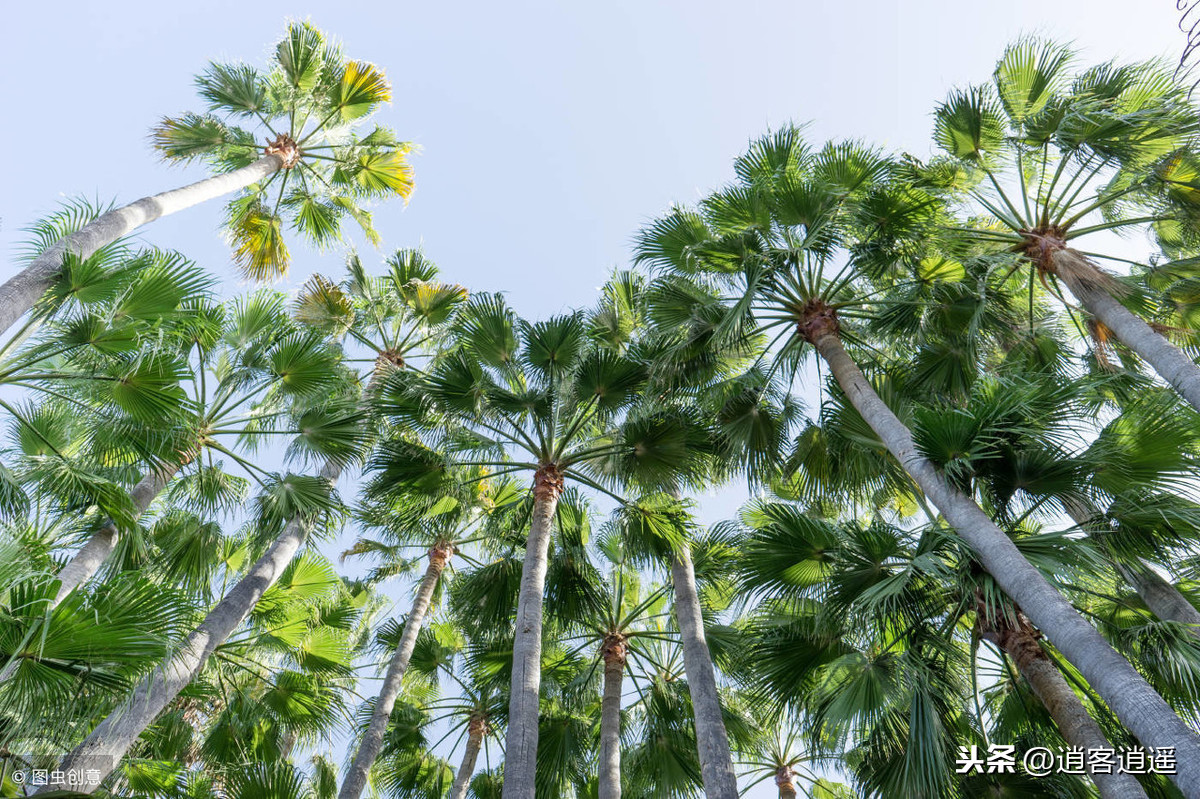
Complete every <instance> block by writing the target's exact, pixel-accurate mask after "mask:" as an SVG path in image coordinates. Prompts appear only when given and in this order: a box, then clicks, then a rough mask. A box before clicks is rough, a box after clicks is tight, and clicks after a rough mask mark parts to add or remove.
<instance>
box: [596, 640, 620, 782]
mask: <svg viewBox="0 0 1200 799" xmlns="http://www.w3.org/2000/svg"><path fill="white" fill-rule="evenodd" d="M600 656H601V657H602V658H603V660H604V696H603V697H602V698H601V700H600V766H599V769H600V785H599V788H600V790H599V799H621V681H622V680H623V679H624V677H625V656H626V645H625V636H623V635H621V634H620V633H613V634H611V635H609V636H608V637H607V638H605V639H604V643H603V645H601V647H600Z"/></svg>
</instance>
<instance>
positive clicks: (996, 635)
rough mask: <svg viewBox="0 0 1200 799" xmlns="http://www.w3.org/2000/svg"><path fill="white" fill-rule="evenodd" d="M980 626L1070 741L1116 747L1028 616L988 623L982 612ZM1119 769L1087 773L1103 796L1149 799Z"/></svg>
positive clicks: (1084, 746) (1090, 746) (1085, 746)
mask: <svg viewBox="0 0 1200 799" xmlns="http://www.w3.org/2000/svg"><path fill="white" fill-rule="evenodd" d="M980 628H981V631H982V636H983V638H985V639H987V640H988V641H991V642H992V643H994V644H996V646H998V647H999V648H1000V649H1001V651H1003V652H1004V653H1005V654H1006V655H1008V656H1009V658H1011V659H1012V661H1013V663H1015V664H1016V666H1017V671H1018V672H1020V674H1021V676H1022V677H1024V678H1025V681H1026V682H1027V683H1029V687H1030V688H1031V689H1033V693H1034V694H1035V695H1036V696H1037V698H1038V699H1039V700H1040V701H1041V703H1042V705H1043V706H1045V708H1046V711H1047V712H1048V713H1049V714H1050V717H1051V718H1053V719H1054V723H1055V724H1056V725H1057V726H1058V730H1059V732H1061V733H1062V736H1063V738H1065V739H1066V740H1067V743H1069V744H1071V745H1072V746H1077V747H1080V748H1082V749H1083V750H1084V751H1085V752H1086V751H1088V750H1091V749H1109V750H1111V749H1113V746H1112V744H1111V743H1109V741H1108V738H1107V737H1105V735H1104V731H1103V730H1101V729H1100V725H1099V724H1097V723H1096V720H1095V719H1093V718H1092V717H1091V716H1090V715H1089V714H1088V712H1087V708H1085V707H1084V706H1083V702H1082V701H1080V699H1079V696H1078V695H1077V694H1076V693H1075V691H1073V690H1072V689H1071V686H1070V685H1068V684H1067V681H1066V679H1065V678H1064V677H1063V675H1062V672H1060V671H1059V670H1058V667H1057V666H1056V665H1054V663H1053V661H1051V660H1050V657H1049V656H1048V655H1047V654H1046V652H1045V650H1043V649H1042V646H1041V644H1039V643H1038V640H1037V634H1036V632H1034V630H1033V628H1032V627H1031V626H1030V625H1029V622H1028V621H1027V620H1026V619H1024V618H1019V619H1018V623H1017V624H1012V623H1011V622H1008V621H1006V620H1001V622H1000V623H998V624H990V625H989V624H988V622H987V621H986V620H984V619H983V618H982V614H981V617H980ZM1114 759H1115V758H1114ZM1117 771H1118V769H1117V768H1116V767H1115V766H1114V767H1113V768H1112V773H1110V774H1105V773H1103V772H1097V771H1096V770H1095V769H1091V768H1089V770H1088V773H1089V775H1090V776H1091V778H1092V781H1093V782H1094V783H1096V787H1097V788H1098V789H1099V791H1100V796H1101V797H1102V799H1146V792H1145V791H1144V790H1143V789H1142V785H1141V783H1140V782H1138V780H1137V777H1135V776H1133V775H1132V774H1119V773H1117Z"/></svg>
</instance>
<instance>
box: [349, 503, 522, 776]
mask: <svg viewBox="0 0 1200 799" xmlns="http://www.w3.org/2000/svg"><path fill="white" fill-rule="evenodd" d="M379 488H380V487H378V486H376V489H377V490H378V489H379ZM478 488H479V489H480V490H477V491H475V492H472V493H469V494H465V495H460V496H459V497H455V498H449V499H453V501H452V502H447V499H448V497H446V496H445V495H435V496H429V497H422V496H419V495H417V496H405V497H399V498H396V497H394V496H390V492H388V491H387V488H386V487H383V488H382V493H383V495H384V498H383V500H382V501H377V502H374V503H371V502H370V493H369V492H370V487H369V488H368V504H367V506H366V508H364V510H363V511H362V513H363V516H364V518H365V520H366V521H368V522H369V523H370V524H371V525H372V526H374V527H377V528H378V529H380V530H381V531H383V532H385V533H387V534H388V536H389V538H392V539H398V542H397V544H387V543H384V542H379V541H373V540H370V539H359V540H358V541H357V542H356V543H355V545H354V547H352V548H351V549H350V550H348V551H347V552H346V553H344V554H343V557H345V556H346V555H361V554H367V553H376V554H385V553H386V555H388V556H390V557H391V558H395V557H396V555H397V550H398V549H399V546H403V545H408V546H414V545H416V546H424V547H426V549H427V556H428V560H427V565H426V567H425V573H424V575H423V576H422V578H421V582H420V584H419V585H418V587H417V592H416V596H414V597H413V602H412V606H411V608H410V610H409V612H408V616H407V617H406V619H405V622H404V628H403V632H402V633H401V635H400V638H399V640H398V641H397V643H396V647H395V650H394V652H393V653H392V656H391V659H390V661H389V662H388V668H387V673H386V674H385V675H384V678H383V683H382V685H380V688H379V693H378V694H377V695H376V697H375V704H374V708H373V709H372V713H371V721H370V722H369V723H368V725H367V729H366V730H365V731H364V732H363V735H362V739H361V740H360V742H359V745H358V749H357V751H356V752H355V754H354V760H353V762H352V763H351V765H350V769H349V771H348V772H347V774H346V777H345V778H344V780H343V781H342V787H341V790H340V792H339V794H338V796H339V799H357V797H358V796H360V795H361V794H362V792H363V790H364V788H365V787H366V784H367V779H368V777H369V775H370V772H371V767H372V765H373V764H374V762H375V759H376V758H377V757H379V753H380V752H381V751H382V750H383V744H384V736H385V733H386V730H387V725H388V719H389V718H391V715H392V710H393V707H394V705H395V701H396V698H397V697H398V696H399V695H400V690H401V686H402V684H403V681H404V675H405V672H406V671H407V670H408V665H409V660H410V659H411V658H412V655H413V649H414V647H415V646H416V644H417V638H418V636H419V634H420V631H421V625H422V624H423V623H424V620H425V616H426V614H427V613H428V612H429V608H430V605H431V603H432V601H433V596H434V591H435V590H436V589H437V586H438V584H439V581H440V580H441V578H442V572H443V571H444V570H445V568H446V566H447V564H449V562H450V559H451V558H452V557H453V556H454V555H455V553H457V552H458V551H459V548H460V547H461V546H462V545H463V544H464V543H468V542H469V541H470V540H471V538H470V532H471V530H472V529H473V528H474V526H475V525H476V524H478V523H479V521H480V519H479V517H480V516H481V515H483V514H485V513H486V512H487V510H488V509H489V508H495V507H497V505H499V506H503V505H504V504H506V503H507V502H508V499H509V497H510V495H511V494H513V493H514V491H513V490H512V486H510V485H507V484H505V483H503V482H502V483H501V484H499V485H484V486H478ZM372 505H373V507H372ZM395 568H397V564H395V563H392V564H384V566H383V571H384V573H388V572H391V571H393V570H394V569H395Z"/></svg>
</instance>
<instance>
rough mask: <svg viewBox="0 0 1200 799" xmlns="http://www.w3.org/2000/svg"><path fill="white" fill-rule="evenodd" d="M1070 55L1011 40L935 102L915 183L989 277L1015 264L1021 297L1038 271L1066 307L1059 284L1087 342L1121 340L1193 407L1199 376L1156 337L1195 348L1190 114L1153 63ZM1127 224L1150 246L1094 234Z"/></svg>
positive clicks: (1199, 120) (1199, 129) (1171, 80)
mask: <svg viewBox="0 0 1200 799" xmlns="http://www.w3.org/2000/svg"><path fill="white" fill-rule="evenodd" d="M1074 61H1075V54H1074V53H1073V52H1071V51H1070V50H1069V49H1068V48H1066V47H1063V46H1060V45H1056V44H1054V43H1051V42H1047V41H1041V40H1036V39H1023V40H1021V41H1018V42H1017V43H1015V44H1013V45H1011V46H1010V47H1009V48H1008V49H1007V50H1006V51H1005V53H1004V55H1003V56H1002V57H1001V59H1000V61H999V62H998V64H997V66H996V70H995V72H994V74H993V79H992V81H990V82H989V83H987V84H984V85H981V86H975V87H971V88H969V89H966V90H960V91H956V92H954V93H952V94H951V95H950V96H949V97H948V98H947V99H946V101H945V102H944V103H942V104H941V105H940V106H939V107H938V109H937V112H936V115H935V118H936V122H935V133H934V135H935V139H936V141H937V143H938V145H939V146H940V147H941V148H942V149H943V150H944V151H945V152H946V153H947V157H944V158H939V159H934V160H933V161H931V162H930V163H928V164H914V174H915V178H916V181H917V182H918V184H919V185H921V186H922V187H923V188H924V189H925V190H927V191H930V192H932V193H933V194H936V195H938V196H940V197H942V198H944V199H946V200H947V201H948V202H949V204H950V206H951V207H957V208H958V209H959V210H960V211H962V212H963V213H965V214H966V215H967V216H968V219H967V221H965V222H964V221H955V222H950V223H948V224H947V225H946V230H947V231H949V232H952V233H953V234H955V235H961V236H965V237H966V238H967V239H969V240H971V241H973V242H975V243H977V244H980V245H982V246H984V247H986V248H988V249H989V250H990V251H991V252H993V253H994V254H995V255H996V259H995V269H996V272H997V274H998V275H1003V276H1007V275H1011V274H1013V273H1015V272H1016V271H1017V270H1020V269H1026V271H1027V273H1028V282H1029V287H1030V293H1031V294H1032V292H1033V285H1034V280H1035V278H1040V280H1041V282H1042V283H1043V284H1044V285H1045V286H1046V287H1047V288H1048V289H1049V290H1050V291H1051V292H1052V293H1054V294H1056V295H1057V296H1058V297H1059V298H1060V299H1062V300H1063V302H1064V303H1065V304H1066V306H1067V308H1068V311H1069V312H1071V313H1072V314H1074V311H1075V307H1074V304H1073V303H1071V302H1070V301H1068V300H1067V299H1066V298H1065V296H1064V295H1063V294H1062V292H1061V288H1060V282H1061V283H1063V284H1065V285H1066V287H1067V288H1068V289H1069V290H1070V292H1071V293H1072V294H1073V295H1074V298H1075V299H1076V300H1077V301H1078V302H1079V303H1080V304H1082V306H1083V308H1084V309H1085V310H1086V311H1087V313H1088V314H1089V315H1090V317H1091V318H1088V319H1086V320H1084V321H1086V324H1087V327H1088V329H1089V331H1090V333H1091V335H1092V336H1093V337H1094V338H1095V339H1096V341H1097V345H1098V347H1099V348H1101V349H1103V348H1105V347H1106V346H1109V345H1112V344H1113V343H1115V342H1120V343H1121V344H1122V345H1124V346H1125V347H1128V348H1129V349H1130V350H1132V351H1134V352H1136V353H1137V354H1138V355H1139V356H1140V357H1141V358H1143V359H1145V360H1146V362H1148V363H1149V364H1150V365H1151V366H1152V367H1153V368H1154V369H1155V370H1156V371H1157V372H1158V373H1159V374H1160V375H1161V376H1162V377H1163V379H1165V380H1166V381H1167V382H1169V383H1170V384H1171V385H1173V386H1174V387H1175V388H1176V389H1177V390H1178V391H1179V392H1180V393H1181V394H1182V395H1183V396H1184V397H1185V398H1186V399H1187V400H1188V401H1189V402H1190V403H1191V404H1192V405H1193V406H1194V407H1198V408H1200V398H1198V396H1197V394H1196V389H1195V386H1196V385H1198V384H1200V371H1197V370H1196V369H1195V367H1194V364H1192V362H1191V359H1190V358H1188V357H1187V356H1185V355H1184V354H1183V353H1182V352H1180V351H1179V349H1177V347H1176V346H1174V345H1172V343H1170V341H1169V340H1170V339H1174V340H1175V341H1176V342H1177V343H1180V344H1183V345H1185V346H1187V347H1189V348H1194V347H1195V336H1194V333H1193V332H1192V325H1191V322H1192V321H1193V320H1192V318H1191V313H1192V312H1191V302H1190V299H1189V297H1190V295H1191V288H1192V281H1193V278H1194V275H1193V274H1192V270H1193V269H1194V264H1193V262H1192V259H1191V258H1190V257H1189V256H1190V255H1192V253H1193V252H1194V251H1195V249H1196V244H1197V241H1200V239H1198V236H1197V231H1198V230H1200V228H1198V227H1197V222H1198V221H1200V215H1198V214H1197V210H1198V209H1200V206H1198V205H1197V204H1196V192H1195V186H1196V178H1197V165H1198V164H1200V155H1198V149H1197V148H1198V142H1200V138H1198V134H1200V115H1197V113H1196V110H1195V108H1194V107H1193V105H1192V104H1191V103H1190V102H1189V101H1188V98H1187V92H1186V90H1185V89H1184V87H1182V86H1181V85H1180V84H1179V83H1178V82H1177V81H1176V80H1175V76H1174V75H1173V74H1172V72H1171V70H1170V69H1168V68H1166V67H1165V66H1164V65H1163V64H1157V63H1138V64H1125V65H1118V64H1115V63H1112V62H1109V63H1105V64H1100V65H1097V66H1093V67H1090V68H1087V69H1073V66H1074ZM1139 228H1142V229H1145V228H1148V229H1149V230H1150V231H1151V232H1152V233H1153V235H1154V238H1155V240H1156V242H1157V244H1158V248H1159V250H1160V253H1161V255H1156V256H1152V257H1150V258H1147V259H1129V258H1125V257H1122V256H1121V255H1120V254H1118V253H1117V252H1114V251H1113V250H1112V248H1111V246H1110V244H1109V243H1107V242H1106V241H1105V239H1104V237H1103V236H1102V235H1099V234H1103V233H1104V232H1105V231H1113V232H1116V233H1120V234H1126V233H1130V232H1133V231H1134V230H1137V229H1139ZM1085 241H1086V242H1094V243H1086V244H1085ZM1161 256H1166V258H1167V259H1173V260H1169V262H1168V263H1165V264H1158V263H1157V262H1158V261H1159V260H1161ZM1100 262H1106V263H1107V264H1109V265H1116V266H1118V267H1121V268H1123V269H1128V268H1132V274H1131V275H1129V276H1126V277H1122V276H1118V275H1114V274H1112V273H1110V272H1109V271H1107V270H1106V269H1105V268H1102V267H1101V265H1100ZM1143 317H1145V318H1147V319H1149V320H1150V322H1151V323H1150V324H1147V323H1146V321H1145V320H1144V319H1143ZM1076 323H1077V324H1078V325H1080V329H1081V330H1082V329H1083V322H1082V321H1080V320H1078V319H1077V320H1076Z"/></svg>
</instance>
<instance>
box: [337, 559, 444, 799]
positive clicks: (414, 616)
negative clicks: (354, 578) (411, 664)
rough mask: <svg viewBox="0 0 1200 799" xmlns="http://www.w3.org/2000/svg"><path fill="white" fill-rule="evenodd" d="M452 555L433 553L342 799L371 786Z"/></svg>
mask: <svg viewBox="0 0 1200 799" xmlns="http://www.w3.org/2000/svg"><path fill="white" fill-rule="evenodd" d="M452 554H454V546H453V545H452V544H449V543H439V544H437V545H435V546H433V547H431V548H430V550H429V565H428V566H426V568H425V577H424V579H422V580H421V586H420V588H418V589H417V596H416V598H415V599H414V600H413V605H412V610H411V611H409V614H408V620H407V621H405V622H404V633H403V634H402V635H401V636H400V643H399V644H398V645H397V646H396V651H395V652H394V653H393V654H392V660H391V663H389V664H388V670H387V675H386V676H385V677H384V678H383V685H381V686H380V688H379V696H378V697H376V699H375V709H374V710H373V711H372V713H371V721H370V723H369V724H368V725H367V730H366V732H364V733H363V737H362V741H360V742H359V745H358V752H357V753H355V755H354V762H353V763H351V764H350V771H349V772H348V773H347V774H346V778H345V780H344V781H343V782H342V790H341V791H339V792H338V799H358V797H359V796H361V795H362V792H363V789H364V788H366V786H367V775H368V774H369V773H370V772H371V767H372V766H373V765H375V759H376V758H378V757H379V752H380V751H381V750H382V749H383V734H384V733H385V732H386V731H387V725H388V720H389V719H391V717H392V709H393V708H394V707H395V706H396V697H397V696H399V695H400V686H401V683H402V682H403V681H404V672H405V671H407V670H408V661H409V659H410V658H411V657H412V653H413V647H414V646H416V643H417V634H418V633H420V632H421V624H422V622H424V620H425V613H426V612H427V611H428V610H429V603H430V602H431V601H432V600H433V590H434V589H435V588H436V587H437V583H438V579H439V578H441V576H442V570H443V569H444V568H446V561H448V560H449V559H450V556H451V555H452Z"/></svg>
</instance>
